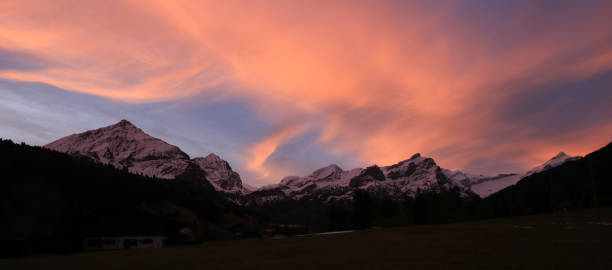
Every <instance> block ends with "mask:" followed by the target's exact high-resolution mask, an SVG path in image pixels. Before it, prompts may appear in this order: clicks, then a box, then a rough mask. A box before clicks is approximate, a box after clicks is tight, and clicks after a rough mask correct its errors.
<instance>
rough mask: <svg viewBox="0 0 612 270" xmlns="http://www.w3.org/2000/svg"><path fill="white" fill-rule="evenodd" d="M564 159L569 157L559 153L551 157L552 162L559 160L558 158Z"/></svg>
mask: <svg viewBox="0 0 612 270" xmlns="http://www.w3.org/2000/svg"><path fill="white" fill-rule="evenodd" d="M566 157H569V156H568V155H567V154H566V153H565V152H559V153H558V154H557V155H555V156H554V157H552V158H551V160H553V159H560V158H566Z"/></svg>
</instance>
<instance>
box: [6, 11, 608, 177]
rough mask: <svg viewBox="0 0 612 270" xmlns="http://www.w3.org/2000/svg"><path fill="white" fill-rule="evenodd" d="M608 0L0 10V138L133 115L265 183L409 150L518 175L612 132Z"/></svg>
mask: <svg viewBox="0 0 612 270" xmlns="http://www.w3.org/2000/svg"><path fill="white" fill-rule="evenodd" d="M611 18H612V2H611V1H586V0H585V1H563V0H555V1H495V0H493V1H491V0H488V1H478V0H474V1H358V0H357V1H317V0H312V1H274V0H271V1H239V0H237V1H183V0H177V1H156V0H151V1H146V4H145V3H144V2H143V1H129V0H128V1H83V0H79V1H64V0H57V1H29V0H19V1H13V0H6V1H1V2H0V95H1V96H0V137H2V138H7V139H12V140H14V141H17V142H22V141H23V142H26V143H29V144H33V145H44V144H47V143H49V142H51V141H54V140H56V139H58V138H61V137H63V136H66V135H69V134H73V133H78V132H82V131H85V130H89V129H94V128H99V127H103V126H107V125H111V124H114V123H116V122H118V121H119V120H121V119H127V120H129V121H130V122H132V123H134V124H135V125H136V126H138V127H140V128H141V129H143V130H144V131H145V132H147V133H149V134H150V135H152V136H154V137H158V138H161V139H163V140H165V141H167V142H168V143H171V144H174V145H177V146H179V147H180V148H181V149H182V150H183V151H185V152H186V153H188V154H189V155H190V156H192V157H196V156H205V155H207V154H208V153H210V152H214V153H216V154H218V155H220V156H221V157H222V158H224V159H226V160H228V161H229V162H230V164H231V165H232V167H233V168H234V169H235V170H236V171H237V172H239V173H240V174H241V176H242V178H243V181H244V182H246V183H249V184H251V185H255V186H261V185H264V184H269V183H275V182H278V181H279V180H280V179H281V178H282V177H283V176H287V175H306V174H308V173H310V172H312V171H314V170H315V169H317V168H319V167H323V166H326V165H328V164H331V163H335V164H338V165H340V166H341V167H342V168H344V169H351V168H354V167H363V166H368V165H371V164H378V165H391V164H394V163H397V162H399V161H401V160H404V159H407V158H409V157H410V156H412V155H413V154H414V153H421V154H422V155H424V156H429V157H432V158H434V159H435V160H436V162H437V163H438V165H440V166H442V167H444V168H448V169H453V170H462V171H465V172H470V173H479V174H497V173H502V172H504V173H507V172H520V171H525V170H528V169H530V168H532V167H535V166H537V165H539V164H541V163H543V162H544V161H546V160H548V159H549V158H551V157H552V156H554V155H555V154H557V153H558V152H560V151H564V152H566V153H568V154H570V155H585V154H588V153H589V152H592V151H594V150H596V149H598V148H600V147H602V146H604V145H606V144H607V143H609V142H610V141H611V140H612V27H610V25H612V19H611Z"/></svg>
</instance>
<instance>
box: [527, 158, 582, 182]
mask: <svg viewBox="0 0 612 270" xmlns="http://www.w3.org/2000/svg"><path fill="white" fill-rule="evenodd" d="M580 158H581V157H580V156H575V157H572V156H568V155H567V154H566V153H565V152H559V154H557V155H555V156H554V157H552V158H551V159H550V160H548V161H546V162H545V163H544V164H542V165H540V166H537V167H535V168H533V169H531V170H529V171H528V172H527V173H525V175H524V176H523V177H527V176H530V175H532V174H536V173H539V172H543V171H546V170H548V169H551V168H554V167H557V166H559V165H561V164H563V163H565V162H567V161H570V160H577V159H580Z"/></svg>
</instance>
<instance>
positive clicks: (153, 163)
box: [44, 120, 247, 193]
mask: <svg viewBox="0 0 612 270" xmlns="http://www.w3.org/2000/svg"><path fill="white" fill-rule="evenodd" d="M44 147H46V148H48V149H52V150H56V151H59V152H64V153H68V154H71V155H76V156H85V157H88V158H91V159H92V160H94V161H97V162H101V163H104V164H111V165H113V166H115V167H117V168H119V169H127V170H129V171H130V172H132V173H140V174H143V175H147V176H154V177H157V178H163V179H174V178H176V177H177V176H179V175H181V174H182V173H183V172H185V170H186V169H187V168H188V167H189V165H190V164H195V165H197V168H200V169H201V170H202V171H204V172H205V175H206V179H207V180H208V181H209V182H210V183H211V184H212V185H213V186H214V187H215V189H216V190H218V191H222V192H229V193H236V192H246V191H247V189H245V188H243V187H242V181H241V179H240V175H238V173H236V172H234V171H233V170H232V168H231V167H230V165H229V163H228V162H227V161H225V160H223V159H221V158H220V157H219V156H217V155H215V154H212V153H211V154H209V155H208V156H206V157H198V158H194V159H190V158H189V156H188V155H187V154H186V153H185V152H183V151H182V150H181V149H179V148H178V147H176V146H174V145H171V144H168V143H166V142H164V141H162V140H160V139H157V138H154V137H152V136H150V135H148V134H147V133H145V132H144V131H142V130H141V129H140V128H138V127H136V126H134V125H133V124H132V123H130V122H129V121H127V120H121V121H119V122H118V123H116V124H114V125H110V126H107V127H103V128H99V129H95V130H90V131H85V132H83V133H79V134H73V135H70V136H67V137H64V138H61V139H59V140H57V141H54V142H52V143H50V144H47V145H45V146H44Z"/></svg>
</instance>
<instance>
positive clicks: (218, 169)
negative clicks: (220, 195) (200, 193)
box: [192, 153, 251, 194]
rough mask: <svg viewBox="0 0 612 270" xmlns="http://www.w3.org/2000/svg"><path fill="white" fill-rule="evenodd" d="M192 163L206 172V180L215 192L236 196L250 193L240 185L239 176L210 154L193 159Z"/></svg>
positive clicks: (224, 162)
mask: <svg viewBox="0 0 612 270" xmlns="http://www.w3.org/2000/svg"><path fill="white" fill-rule="evenodd" d="M192 161H193V162H194V163H195V164H196V165H198V166H199V167H200V168H201V169H202V170H203V171H204V172H206V179H208V181H209V182H210V183H211V184H212V185H213V186H214V187H215V189H216V190H217V191H223V192H226V193H238V194H246V193H249V192H250V191H251V190H250V189H248V188H246V187H244V186H243V185H242V180H241V179H240V175H239V174H238V173H237V172H235V171H233V170H232V167H231V166H230V165H229V163H228V162H227V161H225V160H223V159H221V158H220V157H219V156H217V155H215V154H213V153H211V154H209V155H208V156H206V157H198V158H194V159H193V160H192Z"/></svg>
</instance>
